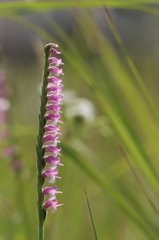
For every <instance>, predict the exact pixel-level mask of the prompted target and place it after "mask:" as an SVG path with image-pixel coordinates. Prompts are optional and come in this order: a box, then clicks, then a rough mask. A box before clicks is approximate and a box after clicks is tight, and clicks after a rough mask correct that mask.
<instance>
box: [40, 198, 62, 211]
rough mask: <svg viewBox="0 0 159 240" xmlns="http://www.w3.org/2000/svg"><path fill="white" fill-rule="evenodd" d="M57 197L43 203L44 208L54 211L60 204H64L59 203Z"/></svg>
mask: <svg viewBox="0 0 159 240" xmlns="http://www.w3.org/2000/svg"><path fill="white" fill-rule="evenodd" d="M57 203H58V201H57V199H54V200H50V199H49V200H47V201H46V202H45V204H44V205H43V208H44V209H45V210H50V211H51V212H52V213H54V212H56V210H57V208H58V207H60V206H63V204H57Z"/></svg>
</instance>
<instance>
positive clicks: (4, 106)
mask: <svg viewBox="0 0 159 240" xmlns="http://www.w3.org/2000/svg"><path fill="white" fill-rule="evenodd" d="M9 108H10V102H9V101H8V100H7V99H6V98H0V111H7V110H8V109H9Z"/></svg>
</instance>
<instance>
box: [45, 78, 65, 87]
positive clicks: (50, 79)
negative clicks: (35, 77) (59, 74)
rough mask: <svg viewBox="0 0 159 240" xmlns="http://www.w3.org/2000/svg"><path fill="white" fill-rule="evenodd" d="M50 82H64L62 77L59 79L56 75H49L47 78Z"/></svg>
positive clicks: (57, 83)
mask: <svg viewBox="0 0 159 240" xmlns="http://www.w3.org/2000/svg"><path fill="white" fill-rule="evenodd" d="M47 81H48V83H53V84H56V85H58V86H59V84H60V83H61V82H62V79H58V78H56V77H54V76H49V77H48V79H47Z"/></svg>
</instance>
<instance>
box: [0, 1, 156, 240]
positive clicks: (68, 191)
mask: <svg viewBox="0 0 159 240" xmlns="http://www.w3.org/2000/svg"><path fill="white" fill-rule="evenodd" d="M158 2H159V1H152V0H151V1H150V0H149V1H148V0H147V1H146V0H140V1H139V0H138V1H137V0H131V1H130V0H129V1H128V0H123V1H119V0H118V1H113V0H108V1H106V2H105V1H102V3H101V2H100V1H52V2H44V1H39V2H37V1H35V2H27V1H24V2H22V1H21V2H12V3H11V2H8V3H1V4H0V15H1V17H3V16H5V17H6V18H8V19H10V20H11V21H14V22H16V23H18V24H22V26H23V27H25V28H26V29H27V28H29V29H31V30H32V31H34V33H35V34H36V35H37V36H38V38H37V39H36V40H35V41H33V40H32V39H31V41H33V47H34V50H35V54H36V59H35V60H34V59H33V61H31V62H30V64H28V65H27V66H26V65H25V62H23V60H22V62H21V64H20V65H16V63H14V62H12V63H9V62H8V63H6V66H5V69H6V76H7V79H8V84H9V86H10V92H11V93H10V95H11V102H12V121H10V123H9V124H10V128H11V129H13V134H14V135H15V136H16V142H17V144H18V145H19V147H20V149H21V155H22V163H23V168H22V169H21V170H20V171H18V172H16V171H14V170H13V169H12V167H11V164H10V162H9V160H6V159H4V158H2V159H1V168H0V174H1V184H0V189H1V193H0V207H1V214H0V240H3V239H5V240H11V239H13V240H14V239H15V240H23V239H24V240H25V239H32V240H34V239H37V213H36V201H37V200H36V161H35V159H36V156H35V145H36V134H37V127H38V126H37V119H38V111H39V110H38V109H39V91H38V89H39V85H40V81H41V75H42V59H43V47H44V44H45V43H46V42H51V41H53V42H57V41H59V45H60V50H61V51H62V53H63V61H64V62H65V66H64V72H65V77H64V85H65V90H73V92H74V94H73V96H72V95H71V92H68V100H69V99H70V102H69V101H68V100H67V102H65V104H64V107H63V121H64V124H63V126H62V132H63V135H62V137H61V142H62V144H61V145H62V149H63V154H62V162H63V163H64V165H65V166H64V168H61V169H60V175H61V176H62V180H61V181H58V183H57V184H58V186H59V189H61V190H62V191H63V194H62V195H60V196H59V202H60V203H64V206H63V207H62V208H60V209H59V210H58V211H57V213H56V214H54V215H52V214H50V213H48V217H47V218H46V222H45V238H46V239H48V240H51V239H58V240H60V239H65V240H67V239H69V240H70V239H76V240H78V239H79V240H81V239H94V235H93V231H92V226H91V221H90V217H89V214H88V210H87V203H86V200H85V196H84V193H83V189H82V186H83V185H84V186H85V187H86V189H87V192H88V195H89V201H90V203H91V208H92V211H93V216H94V220H95V222H96V227H97V231H98V234H99V239H104V240H107V239H111V240H120V239H122V240H124V239H125V240H126V239H129V240H133V239H140V240H142V239H143V240H146V239H151V240H157V239H158V235H159V226H158V211H159V209H158V197H159V184H158V156H159V148H158V142H159V134H158V132H159V117H158V116H159V115H158V105H157V102H158V96H157V90H156V88H157V87H158V84H155V81H153V79H151V81H149V79H148V80H147V81H145V80H142V77H143V79H147V74H148V75H150V76H155V75H157V74H159V73H158V72H157V71H158V69H156V72H153V73H152V72H151V73H150V69H148V67H149V65H150V66H151V64H152V63H151V61H152V60H153V57H154V56H150V57H151V58H152V60H151V59H150V60H149V62H148V63H149V64H148V67H147V66H146V64H145V63H144V62H142V64H141V63H140V68H139V72H138V70H137V68H136V66H135V64H134V62H133V61H132V59H131V57H130V56H129V53H128V52H129V51H128V50H126V48H125V46H124V44H123V41H122V39H121V36H120V33H119V32H118V31H117V29H116V26H115V25H114V22H113V20H112V19H111V17H110V16H109V15H108V12H107V13H106V12H105V14H106V15H105V18H103V19H102V21H105V25H104V26H105V28H107V27H108V24H107V23H108V21H107V19H108V20H109V25H110V29H112V30H113V31H112V32H113V34H114V37H115V39H116V41H117V43H118V44H119V47H117V46H116V45H115V44H114V43H111V41H110V39H109V38H108V37H107V36H106V34H105V32H103V31H102V29H101V27H100V24H99V22H97V19H96V18H95V16H94V14H93V13H92V11H90V9H85V8H84V7H95V6H96V7H99V6H102V5H103V4H104V3H106V4H107V7H118V8H123V9H125V8H127V9H132V10H141V9H142V10H143V11H148V12H149V13H150V12H151V13H154V14H158V13H159V11H158V8H157V7H155V6H153V5H151V6H150V5H146V4H153V3H156V4H157V3H158ZM66 7H67V8H71V9H72V7H76V8H75V9H74V10H73V11H72V16H71V18H72V20H73V23H74V30H73V33H72V35H71V36H69V35H68V33H67V31H66V30H65V29H63V28H62V27H61V26H60V25H59V24H58V22H56V21H55V20H54V19H53V18H52V17H51V15H50V14H49V13H48V14H47V15H45V16H44V19H45V21H46V22H47V24H48V25H49V26H50V28H52V29H54V32H55V33H56V34H54V35H57V36H58V40H56V38H55V37H54V35H53V34H51V33H49V32H47V30H45V29H44V28H42V27H39V26H38V25H36V24H35V23H33V22H32V21H30V20H28V19H27V18H26V17H25V16H23V14H24V13H27V14H28V13H33V12H37V11H44V10H45V11H46V10H48V9H49V10H55V9H60V8H66ZM78 7H82V9H78ZM95 10H96V9H95ZM102 10H103V12H104V8H103V9H102ZM99 14H100V13H99ZM106 17H107V18H106ZM139 24H140V23H139ZM134 31H135V30H134ZM123 40H124V39H123ZM60 42H61V44H60ZM135 44H136V43H134V45H135ZM156 49H157V50H156V52H155V53H154V54H156V55H155V57H154V58H155V60H156V62H157V61H158V56H159V54H158V48H156ZM143 56H144V53H143ZM136 58H137V59H139V60H140V59H142V58H141V56H136ZM4 59H5V56H4ZM24 60H25V59H24ZM139 60H138V61H139ZM4 62H5V61H4ZM144 64H145V65H144ZM142 69H144V70H142ZM140 71H141V73H140ZM141 75H142V77H141ZM149 86H150V87H149ZM83 98H84V99H85V100H88V99H89V101H90V103H91V104H92V106H94V108H95V109H96V111H94V112H93V113H92V114H94V117H93V118H91V120H88V119H90V118H88V117H87V114H89V116H90V114H91V113H90V112H89V111H90V108H91V107H90V105H89V107H88V108H89V110H88V111H85V110H83V109H82V108H81V107H80V108H79V106H77V105H76V106H73V107H74V108H73V111H74V112H73V113H74V114H72V117H69V116H68V114H67V113H68V112H69V113H70V111H71V107H72V105H71V104H72V102H73V103H76V104H77V103H78V102H80V101H83V100H82V99H83ZM77 99H78V101H77ZM151 99H153V101H152V100H151ZM83 105H84V107H86V102H85V104H84V102H83ZM75 109H78V111H76V114H75ZM80 111H81V112H80ZM84 112H85V116H84ZM119 146H120V147H119Z"/></svg>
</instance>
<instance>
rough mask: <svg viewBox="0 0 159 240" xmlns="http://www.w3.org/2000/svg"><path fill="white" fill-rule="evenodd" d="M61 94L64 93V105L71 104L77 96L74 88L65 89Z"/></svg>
mask: <svg viewBox="0 0 159 240" xmlns="http://www.w3.org/2000/svg"><path fill="white" fill-rule="evenodd" d="M63 94H64V98H63V103H64V104H66V105H68V104H72V102H73V101H74V100H75V99H76V97H77V95H76V93H75V91H74V90H65V91H63Z"/></svg>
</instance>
